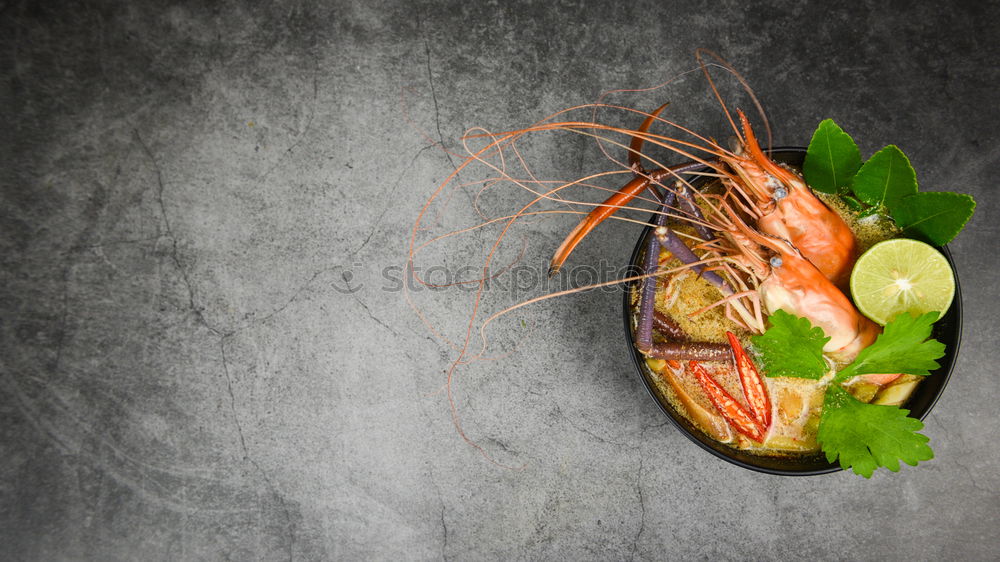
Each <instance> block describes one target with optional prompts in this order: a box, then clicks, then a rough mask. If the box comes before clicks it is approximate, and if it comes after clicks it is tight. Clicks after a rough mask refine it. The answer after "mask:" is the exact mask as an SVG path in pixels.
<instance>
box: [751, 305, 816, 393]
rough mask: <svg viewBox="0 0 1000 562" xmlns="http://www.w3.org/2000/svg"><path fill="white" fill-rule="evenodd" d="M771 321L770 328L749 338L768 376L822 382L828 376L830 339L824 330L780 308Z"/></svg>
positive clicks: (770, 317) (770, 318) (769, 318)
mask: <svg viewBox="0 0 1000 562" xmlns="http://www.w3.org/2000/svg"><path fill="white" fill-rule="evenodd" d="M768 320H769V321H770V322H771V327H770V328H768V329H767V331H766V332H764V333H763V334H761V335H759V336H753V337H751V338H750V341H751V342H752V343H753V346H754V349H755V350H756V352H757V357H758V358H759V359H760V362H761V363H762V366H763V368H764V374H765V375H767V376H769V377H798V378H802V379H819V378H821V377H822V376H823V375H825V374H826V373H827V371H828V369H827V366H826V361H825V360H824V359H823V346H824V345H825V344H826V342H828V341H830V338H828V337H826V336H825V335H824V334H823V330H822V329H821V328H818V327H813V325H812V324H810V323H809V320H807V319H805V318H799V317H798V316H795V315H792V314H789V313H787V312H785V311H784V310H780V309H779V310H776V311H775V312H774V314H772V315H771V316H769V317H768Z"/></svg>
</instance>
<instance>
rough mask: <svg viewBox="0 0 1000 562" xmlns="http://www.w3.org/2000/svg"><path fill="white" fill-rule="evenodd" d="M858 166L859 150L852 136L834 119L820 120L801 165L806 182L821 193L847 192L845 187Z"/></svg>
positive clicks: (859, 164) (849, 182) (859, 163)
mask: <svg viewBox="0 0 1000 562" xmlns="http://www.w3.org/2000/svg"><path fill="white" fill-rule="evenodd" d="M860 167H861V152H860V151H859V150H858V145H857V144H855V143H854V139H852V138H851V135H848V134H847V133H845V132H844V130H843V129H841V128H840V127H839V126H838V125H837V124H836V123H834V122H833V119H824V120H823V121H821V122H820V124H819V126H818V127H816V132H814V133H813V137H812V140H811V141H809V148H808V150H807V151H806V161H805V163H804V164H803V165H802V175H803V177H805V179H806V183H808V184H809V186H810V187H812V188H813V189H815V190H816V191H822V192H823V193H847V186H849V185H850V184H851V178H853V177H854V174H855V173H857V171H858V168H860Z"/></svg>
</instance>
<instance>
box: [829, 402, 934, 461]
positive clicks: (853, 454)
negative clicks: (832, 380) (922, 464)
mask: <svg viewBox="0 0 1000 562" xmlns="http://www.w3.org/2000/svg"><path fill="white" fill-rule="evenodd" d="M907 414H909V411H908V410H904V409H902V408H898V407H896V406H878V405H875V404H866V403H864V402H861V401H859V400H857V399H856V398H854V397H853V396H851V395H850V393H848V392H847V391H846V390H844V389H842V388H841V387H840V385H838V384H832V385H830V387H829V388H827V390H826V395H825V396H824V398H823V413H822V414H821V415H820V421H819V433H818V435H817V439H818V441H819V443H820V445H821V446H822V447H823V452H824V453H825V454H826V460H827V461H828V462H834V461H835V460H837V459H838V458H839V459H840V466H842V467H843V468H845V469H847V468H851V469H853V470H854V472H855V473H857V474H860V475H861V476H864V477H865V478H871V476H872V473H874V472H875V469H877V468H878V467H880V466H882V467H885V468H888V469H889V470H891V471H893V472H898V471H899V461H903V462H905V463H906V464H908V465H910V466H916V464H917V462H918V461H927V460H931V459H932V458H934V451H932V450H931V448H930V447H929V446H928V445H927V442H928V441H929V439H928V438H927V437H926V436H924V435H921V434H920V433H917V431H919V430H921V429H923V427H924V424H923V423H921V421H920V420H918V419H915V418H911V417H908V416H907Z"/></svg>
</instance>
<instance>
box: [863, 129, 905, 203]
mask: <svg viewBox="0 0 1000 562" xmlns="http://www.w3.org/2000/svg"><path fill="white" fill-rule="evenodd" d="M851 190H853V191H854V195H856V196H857V197H858V199H860V200H862V201H864V202H865V203H868V204H869V205H872V206H875V207H888V208H889V209H893V208H895V207H896V203H898V202H899V201H900V200H901V199H902V198H904V197H906V196H907V195H913V194H914V193H916V192H917V174H916V172H914V171H913V166H910V160H909V159H908V158H907V157H906V155H905V154H903V151H902V150H900V149H899V148H898V147H896V146H895V145H892V144H890V145H889V146H887V147H885V148H883V149H882V150H880V151H878V152H876V153H875V154H872V157H871V158H869V159H868V161H867V162H865V163H864V165H863V166H861V169H860V170H858V173H857V174H856V175H855V176H854V180H853V181H852V182H851Z"/></svg>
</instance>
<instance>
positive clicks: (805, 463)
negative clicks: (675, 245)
mask: <svg viewBox="0 0 1000 562" xmlns="http://www.w3.org/2000/svg"><path fill="white" fill-rule="evenodd" d="M805 154H806V151H805V149H804V148H791V147H789V148H776V149H774V150H773V151H771V157H772V158H774V159H775V160H777V161H778V162H783V163H785V164H789V165H791V166H795V167H797V168H801V167H802V161H803V160H804V159H805ZM654 217H655V215H654ZM650 222H652V221H650ZM651 231H652V227H651V226H647V227H646V228H645V229H644V230H643V231H642V234H641V235H640V236H639V241H638V242H636V245H635V250H633V252H632V258H631V260H630V261H629V263H630V265H631V270H632V271H640V269H639V267H640V262H639V260H640V258H641V257H642V254H643V249H644V248H645V246H646V237H647V236H649V235H650V232H651ZM938 249H939V250H940V251H941V252H942V253H943V254H944V256H945V257H946V258H948V263H949V264H950V265H951V270H952V273H954V275H955V299H954V300H953V301H952V303H951V308H949V309H948V312H947V313H946V314H945V315H944V317H943V318H942V319H941V320H939V321H938V322H937V323H935V324H934V329H933V337H934V338H936V339H937V340H938V341H940V342H942V343H944V344H945V355H944V357H942V358H941V359H940V360H938V362H939V363H940V364H941V368H939V369H937V370H935V371H933V372H932V373H931V375H930V376H928V377H926V380H924V381H922V382H921V383H920V385H919V386H917V389H916V391H914V393H913V395H912V396H911V397H910V400H909V401H908V402H907V403H906V404H905V406H904V407H905V408H906V409H908V410H909V411H910V417H913V418H917V419H921V420H922V419H924V417H925V416H927V414H928V413H929V412H930V411H931V408H932V407H934V404H935V403H936V402H937V400H938V398H939V397H940V396H941V392H942V391H943V390H944V387H945V385H946V384H948V378H949V377H951V371H952V369H953V368H954V366H955V359H956V358H957V357H958V347H959V344H960V343H961V340H962V291H961V288H960V287H959V283H958V270H957V269H955V261H954V260H953V259H952V257H951V252H950V251H948V247H947V246H943V247H940V248H938ZM631 293H632V287H631V286H629V287H627V288H626V290H625V299H624V318H625V340H626V343H627V344H628V347H629V349H630V350H631V353H632V360H633V362H634V363H635V368H636V372H637V373H638V374H639V378H640V379H641V380H642V383H643V384H644V385H645V386H646V390H648V391H649V395H650V396H651V397H652V398H653V400H654V401H656V403H657V405H659V407H660V410H662V411H663V413H664V414H665V415H666V416H667V419H668V420H670V422H671V423H673V425H674V427H676V428H677V429H678V430H679V431H680V432H681V433H683V434H684V435H685V436H686V437H687V438H688V439H690V440H691V441H693V442H694V443H695V444H696V445H698V446H699V447H701V448H702V449H704V450H706V451H708V452H709V453H712V454H713V455H715V456H717V457H719V458H720V459H722V460H725V461H728V462H731V463H733V464H735V465H737V466H742V467H743V468H747V469H750V470H756V471H758V472H765V473H767V474H780V475H783V476H808V475H813V474H827V473H830V472H836V471H838V470H841V468H840V466H839V465H836V464H831V463H829V462H827V461H826V458H825V457H823V455H821V454H816V455H805V456H765V455H754V454H750V453H748V452H746V451H741V450H738V449H734V448H732V447H730V446H728V445H725V444H723V443H720V442H718V441H716V440H714V439H712V438H711V437H709V436H708V435H706V434H705V433H704V432H703V431H701V430H700V429H698V428H697V427H696V426H695V425H694V424H692V423H691V422H690V421H688V420H687V418H685V417H684V416H682V415H681V414H680V413H679V412H677V411H676V410H675V409H674V407H673V406H672V405H671V404H670V402H669V401H668V400H667V399H666V397H665V396H662V395H661V394H660V391H659V390H658V388H657V386H656V383H655V382H654V377H655V376H656V375H654V374H653V373H652V372H651V371H650V370H649V367H647V366H646V361H645V357H644V356H643V355H642V354H641V353H639V350H637V349H636V348H635V346H634V345H633V344H632V342H633V339H634V338H633V330H634V328H633V321H632V317H633V307H632V302H631Z"/></svg>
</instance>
